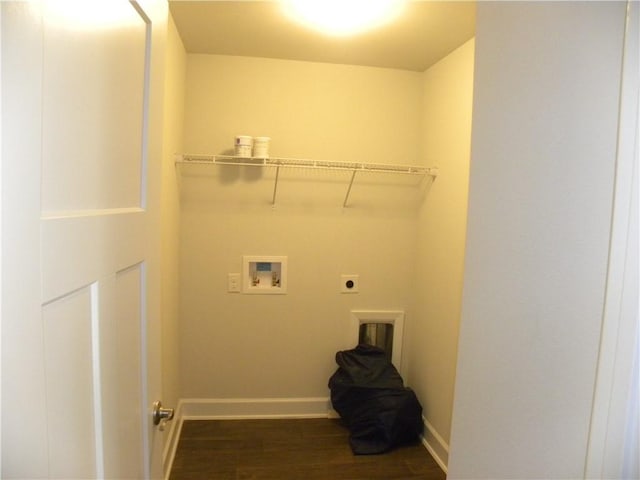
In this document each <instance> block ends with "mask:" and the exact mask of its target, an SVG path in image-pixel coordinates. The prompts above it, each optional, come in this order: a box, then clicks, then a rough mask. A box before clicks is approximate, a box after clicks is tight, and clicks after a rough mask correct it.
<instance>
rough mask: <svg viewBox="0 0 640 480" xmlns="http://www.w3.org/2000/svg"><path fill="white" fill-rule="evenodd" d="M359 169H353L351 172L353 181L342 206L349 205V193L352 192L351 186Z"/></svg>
mask: <svg viewBox="0 0 640 480" xmlns="http://www.w3.org/2000/svg"><path fill="white" fill-rule="evenodd" d="M356 172H357V170H355V169H354V170H353V172H352V173H351V181H350V182H349V188H347V194H346V195H345V196H344V202H343V203H342V208H345V207H346V206H347V202H348V201H349V195H350V194H351V187H352V186H353V180H354V179H355V178H356Z"/></svg>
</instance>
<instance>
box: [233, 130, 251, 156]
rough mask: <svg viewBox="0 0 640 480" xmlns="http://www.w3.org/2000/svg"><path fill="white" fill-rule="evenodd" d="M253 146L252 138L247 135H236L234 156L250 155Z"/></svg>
mask: <svg viewBox="0 0 640 480" xmlns="http://www.w3.org/2000/svg"><path fill="white" fill-rule="evenodd" d="M252 148H253V138H252V137H250V136H248V135H237V136H236V141H235V155H236V157H247V158H248V157H250V156H251V150H252Z"/></svg>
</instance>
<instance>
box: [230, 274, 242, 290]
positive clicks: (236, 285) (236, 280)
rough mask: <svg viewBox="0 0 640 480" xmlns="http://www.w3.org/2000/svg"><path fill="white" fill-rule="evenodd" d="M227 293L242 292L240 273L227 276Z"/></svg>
mask: <svg viewBox="0 0 640 480" xmlns="http://www.w3.org/2000/svg"><path fill="white" fill-rule="evenodd" d="M227 292H229V293H239V292H240V274H239V273H229V274H227Z"/></svg>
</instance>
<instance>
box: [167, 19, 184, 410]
mask: <svg viewBox="0 0 640 480" xmlns="http://www.w3.org/2000/svg"><path fill="white" fill-rule="evenodd" d="M186 58H187V57H186V53H185V50H184V47H183V46H182V41H181V40H180V37H179V35H178V32H177V30H176V27H175V24H174V23H173V19H172V18H171V16H169V23H168V29H167V50H166V69H165V98H164V134H163V146H162V148H163V158H162V186H161V188H162V205H161V208H162V230H161V236H162V237H161V249H162V279H161V284H162V285H161V292H162V293H161V304H162V307H161V318H162V372H163V376H162V400H163V403H164V404H165V405H167V406H176V405H177V403H178V399H179V398H180V392H179V364H180V358H179V342H178V339H179V337H180V331H179V322H178V313H179V312H178V306H179V298H178V295H179V264H178V262H179V251H178V245H179V238H180V199H179V192H178V179H177V177H176V168H175V163H174V154H175V152H179V151H181V150H182V134H183V128H182V125H183V116H184V83H185V75H186Z"/></svg>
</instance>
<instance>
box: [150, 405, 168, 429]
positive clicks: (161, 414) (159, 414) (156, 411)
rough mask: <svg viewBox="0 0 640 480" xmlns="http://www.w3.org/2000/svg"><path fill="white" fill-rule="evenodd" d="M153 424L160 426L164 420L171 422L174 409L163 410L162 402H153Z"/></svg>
mask: <svg viewBox="0 0 640 480" xmlns="http://www.w3.org/2000/svg"><path fill="white" fill-rule="evenodd" d="M152 414H153V424H154V425H160V422H161V421H162V420H164V421H169V420H171V419H172V418H173V408H162V402H161V401H160V400H158V401H157V402H153V413H152Z"/></svg>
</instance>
